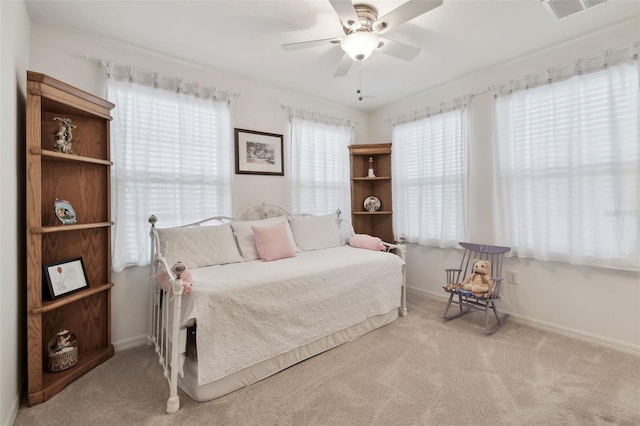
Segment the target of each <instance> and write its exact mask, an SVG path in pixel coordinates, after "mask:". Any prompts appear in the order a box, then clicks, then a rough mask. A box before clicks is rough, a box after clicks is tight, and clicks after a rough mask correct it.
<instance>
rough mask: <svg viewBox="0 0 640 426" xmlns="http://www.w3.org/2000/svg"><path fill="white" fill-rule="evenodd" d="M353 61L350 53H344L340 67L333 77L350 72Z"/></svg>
mask: <svg viewBox="0 0 640 426" xmlns="http://www.w3.org/2000/svg"><path fill="white" fill-rule="evenodd" d="M352 63H353V59H351V58H350V57H349V55H347V54H346V53H345V54H344V55H342V59H341V60H340V63H339V64H338V68H337V69H336V72H335V73H334V74H333V77H334V78H335V77H342V76H343V75H346V74H347V73H348V72H349V69H351V64H352Z"/></svg>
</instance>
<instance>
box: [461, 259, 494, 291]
mask: <svg viewBox="0 0 640 426" xmlns="http://www.w3.org/2000/svg"><path fill="white" fill-rule="evenodd" d="M490 273H491V262H489V261H488V260H480V259H474V260H473V268H472V273H471V275H469V276H468V277H467V278H465V279H464V281H462V288H463V289H465V290H467V291H471V292H473V293H487V292H489V290H491V287H492V286H493V281H492V280H491V277H490Z"/></svg>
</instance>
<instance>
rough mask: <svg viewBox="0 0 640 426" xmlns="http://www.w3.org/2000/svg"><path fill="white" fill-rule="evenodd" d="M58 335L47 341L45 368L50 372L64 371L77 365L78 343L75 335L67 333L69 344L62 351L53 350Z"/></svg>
mask: <svg viewBox="0 0 640 426" xmlns="http://www.w3.org/2000/svg"><path fill="white" fill-rule="evenodd" d="M59 335H60V333H58V334H56V335H55V336H53V337H52V338H51V340H49V345H48V348H49V353H48V356H47V368H48V369H49V371H51V372H56V371H63V370H66V369H68V368H71V367H73V366H74V365H76V364H77V363H78V342H77V340H76V336H75V334H73V333H68V335H69V342H70V343H69V346H67V347H64V348H63V349H59V350H54V348H55V347H56V341H57V340H58V336H59Z"/></svg>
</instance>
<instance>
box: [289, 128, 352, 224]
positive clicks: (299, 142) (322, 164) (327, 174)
mask: <svg viewBox="0 0 640 426" xmlns="http://www.w3.org/2000/svg"><path fill="white" fill-rule="evenodd" d="M327 121H328V120H323V121H321V120H317V119H313V118H311V119H310V118H306V117H300V116H292V117H291V173H290V178H289V183H290V197H291V210H292V212H293V213H308V214H314V215H322V214H330V213H335V211H336V210H337V209H340V211H341V212H342V214H341V216H342V217H343V218H349V217H350V216H351V195H350V186H349V182H350V180H349V145H350V144H351V143H352V137H353V128H352V126H351V124H350V123H335V124H334V123H330V122H327Z"/></svg>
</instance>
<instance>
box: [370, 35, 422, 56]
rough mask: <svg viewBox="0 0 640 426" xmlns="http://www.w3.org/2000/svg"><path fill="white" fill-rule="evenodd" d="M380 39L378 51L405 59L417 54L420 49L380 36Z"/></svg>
mask: <svg viewBox="0 0 640 426" xmlns="http://www.w3.org/2000/svg"><path fill="white" fill-rule="evenodd" d="M380 41H381V42H382V46H381V47H379V48H378V50H380V52H382V53H386V54H387V55H390V56H393V57H396V58H398V59H402V60H405V61H410V60H412V59H413V58H415V57H416V56H418V53H420V50H421V49H420V48H418V47H415V46H410V45H408V44H404V43H400V42H399V41H393V40H389V39H388V38H381V39H380Z"/></svg>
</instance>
